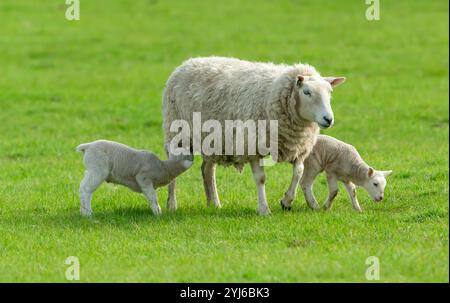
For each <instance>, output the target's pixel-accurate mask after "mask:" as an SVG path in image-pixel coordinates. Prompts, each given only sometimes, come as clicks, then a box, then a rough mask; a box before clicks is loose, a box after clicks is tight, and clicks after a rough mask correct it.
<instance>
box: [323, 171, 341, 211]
mask: <svg viewBox="0 0 450 303" xmlns="http://www.w3.org/2000/svg"><path fill="white" fill-rule="evenodd" d="M327 183H328V198H327V201H326V202H325V205H324V207H325V209H330V208H331V205H332V204H333V200H334V198H336V196H337V194H338V192H339V185H338V183H337V179H336V177H334V176H332V175H327Z"/></svg>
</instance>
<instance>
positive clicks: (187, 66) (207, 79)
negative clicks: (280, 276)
mask: <svg viewBox="0 0 450 303" xmlns="http://www.w3.org/2000/svg"><path fill="white" fill-rule="evenodd" d="M344 80H345V78H344V77H321V76H320V74H319V73H318V72H317V71H316V69H315V68H314V67H312V66H310V65H307V64H295V65H292V66H289V65H284V64H283V65H275V64H272V63H257V62H249V61H243V60H239V59H235V58H223V57H206V58H193V59H189V60H187V61H186V62H184V63H183V64H182V65H181V66H179V67H178V68H176V69H175V71H174V72H173V73H172V75H171V76H170V77H169V79H168V81H167V83H166V87H165V89H164V94H163V117H164V122H163V127H164V132H165V150H166V153H167V155H168V156H169V158H171V157H172V156H173V155H174V153H173V151H172V150H171V148H170V146H171V145H170V142H171V140H172V139H174V137H175V136H176V135H177V134H176V133H174V132H172V131H171V125H172V123H173V122H174V121H179V120H182V121H188V123H189V125H191V126H192V124H193V122H192V120H193V113H194V112H200V113H201V116H202V119H205V120H215V121H219V123H220V124H221V126H222V128H223V125H224V124H225V123H224V122H225V120H233V121H236V120H240V121H261V120H264V121H267V125H269V122H270V120H276V121H278V137H277V138H276V140H277V144H278V159H277V162H290V163H292V164H293V166H294V172H295V176H293V178H292V182H291V186H290V188H289V190H288V192H287V193H286V195H285V197H284V199H283V200H282V206H283V207H285V208H289V207H290V205H291V203H292V201H293V199H294V196H295V191H296V187H297V185H298V182H299V179H300V177H301V174H302V172H303V160H304V159H305V158H306V157H307V156H308V154H309V153H310V151H311V150H312V147H313V146H314V144H315V142H316V138H317V135H318V133H319V126H320V127H321V128H328V127H331V126H332V125H333V122H334V116H333V111H332V109H331V105H330V98H331V92H332V87H334V86H337V85H339V84H341V83H342V82H344ZM263 131H264V132H266V133H269V129H266V130H263ZM202 136H203V137H204V134H202ZM269 136H270V134H269ZM202 139H203V138H202ZM242 139H243V140H244V141H245V140H246V138H245V137H244V138H242ZM189 140H190V144H191V146H192V142H193V140H192V135H191V136H190V138H189ZM247 144H248V142H245V143H244V146H247ZM199 152H201V154H202V157H203V163H202V176H203V184H204V188H205V193H206V199H207V203H208V205H210V204H211V203H212V204H214V206H215V207H217V208H220V207H221V204H220V201H219V196H218V194H217V188H216V180H215V169H216V165H217V164H219V165H234V166H235V167H236V168H238V169H239V170H241V169H242V167H243V165H244V164H246V163H250V166H251V169H252V173H253V177H254V180H255V182H256V186H257V191H258V213H259V214H260V215H268V214H270V209H269V206H268V204H267V200H266V194H265V173H264V167H263V166H261V165H260V164H259V163H260V161H259V160H260V159H261V158H262V157H263V156H264V155H262V154H261V153H257V154H255V155H250V154H248V153H246V154H244V155H238V154H236V153H234V154H232V155H229V154H228V155H227V154H226V152H224V151H222V153H214V154H212V155H207V154H206V153H204V152H203V151H199ZM167 207H168V208H169V209H173V210H174V209H176V194H175V180H173V181H172V182H171V183H170V184H169V195H168V200H167Z"/></svg>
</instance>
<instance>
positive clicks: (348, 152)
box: [300, 135, 392, 212]
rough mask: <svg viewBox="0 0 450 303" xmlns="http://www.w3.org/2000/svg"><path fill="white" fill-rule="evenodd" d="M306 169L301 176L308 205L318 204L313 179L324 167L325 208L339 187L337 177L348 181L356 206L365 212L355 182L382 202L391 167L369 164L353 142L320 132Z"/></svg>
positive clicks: (307, 160) (327, 207)
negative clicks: (325, 185) (380, 168)
mask: <svg viewBox="0 0 450 303" xmlns="http://www.w3.org/2000/svg"><path fill="white" fill-rule="evenodd" d="M304 166H305V168H304V172H303V175H302V177H301V180H300V184H301V188H302V190H303V193H304V195H305V199H306V201H307V202H308V205H309V206H310V207H311V208H312V209H315V210H318V209H319V205H318V204H317V202H316V199H315V197H314V194H313V191H312V187H313V183H314V179H315V178H316V176H317V175H318V174H320V173H321V172H322V171H325V173H326V177H327V182H328V190H329V194H328V198H327V200H326V202H325V205H324V207H325V209H329V208H331V205H332V203H333V200H334V198H336V196H337V194H338V190H339V186H338V183H337V181H341V182H342V183H344V185H345V189H346V190H347V192H348V195H349V197H350V200H351V202H352V206H353V208H354V209H355V210H356V211H358V212H362V209H361V207H360V206H359V203H358V199H357V197H356V186H362V187H364V188H365V189H366V191H367V192H368V193H369V195H370V196H371V197H372V199H373V200H374V201H376V202H380V201H381V200H383V198H384V189H385V187H386V177H387V176H389V175H390V174H391V173H392V171H391V170H389V171H377V170H374V169H373V168H372V167H370V166H369V165H367V164H366V163H365V162H364V161H363V159H362V158H361V156H360V155H359V153H358V151H357V150H356V149H355V148H354V147H353V146H352V145H350V144H347V143H344V142H342V141H339V140H337V139H335V138H333V137H330V136H325V135H319V136H318V137H317V142H316V144H315V145H314V148H313V150H312V152H311V154H310V155H309V156H308V157H307V158H306V159H305V161H304Z"/></svg>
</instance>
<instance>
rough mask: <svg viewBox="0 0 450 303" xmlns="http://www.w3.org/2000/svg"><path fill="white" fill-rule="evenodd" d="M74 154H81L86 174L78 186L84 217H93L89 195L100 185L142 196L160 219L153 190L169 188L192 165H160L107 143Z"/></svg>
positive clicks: (184, 159) (184, 160) (176, 161)
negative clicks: (109, 183) (106, 183)
mask: <svg viewBox="0 0 450 303" xmlns="http://www.w3.org/2000/svg"><path fill="white" fill-rule="evenodd" d="M77 151H79V152H84V165H85V168H86V171H85V175H84V178H83V180H82V181H81V184H80V212H81V214H82V215H86V216H90V215H91V214H92V210H91V198H92V194H93V192H94V191H95V190H96V189H97V188H98V187H99V186H100V184H101V183H103V181H106V182H111V183H116V184H121V185H124V186H127V187H128V188H130V189H131V190H133V191H136V192H142V193H144V195H145V197H146V198H147V200H148V201H149V203H150V207H151V209H152V211H153V213H154V214H155V215H160V214H161V208H160V207H159V204H158V200H157V196H156V192H155V190H156V189H157V188H158V187H161V186H164V185H167V184H169V183H170V182H171V181H172V180H173V179H175V177H177V176H178V175H180V174H181V173H183V172H184V171H186V170H187V169H188V168H189V167H191V166H192V163H193V156H178V157H176V158H173V159H170V160H165V161H161V160H160V159H159V158H158V157H157V156H156V155H155V154H153V153H151V152H148V151H145V150H137V149H134V148H131V147H128V146H126V145H123V144H120V143H117V142H112V141H107V140H97V141H94V142H91V143H85V144H80V145H79V146H78V147H77Z"/></svg>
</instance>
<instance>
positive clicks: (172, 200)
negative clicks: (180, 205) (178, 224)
mask: <svg viewBox="0 0 450 303" xmlns="http://www.w3.org/2000/svg"><path fill="white" fill-rule="evenodd" d="M165 150H166V155H167V157H168V158H169V159H173V155H172V154H171V153H170V151H169V144H166V146H165ZM175 188H176V179H173V180H172V182H170V183H169V186H168V195H167V209H169V210H173V211H174V210H176V209H177V197H176V191H175Z"/></svg>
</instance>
